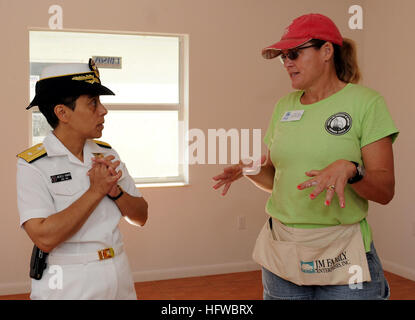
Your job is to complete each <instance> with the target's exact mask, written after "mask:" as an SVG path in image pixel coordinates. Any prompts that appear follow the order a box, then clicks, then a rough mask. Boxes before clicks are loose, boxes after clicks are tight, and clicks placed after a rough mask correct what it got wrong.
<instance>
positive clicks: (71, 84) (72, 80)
mask: <svg viewBox="0 0 415 320" xmlns="http://www.w3.org/2000/svg"><path fill="white" fill-rule="evenodd" d="M83 94H88V95H92V96H100V95H115V94H114V92H112V91H111V90H110V89H108V88H107V87H105V86H103V85H101V82H100V80H99V78H97V77H95V76H94V73H93V72H89V73H84V74H77V75H68V76H64V77H54V78H47V79H42V80H39V81H38V82H37V83H36V95H35V97H34V99H33V100H32V102H31V103H30V104H29V106H27V107H26V110H27V109H30V108H32V107H34V106H38V105H39V104H42V103H53V102H56V101H59V100H60V99H61V98H63V97H70V96H77V95H83Z"/></svg>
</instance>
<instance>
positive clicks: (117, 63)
mask: <svg viewBox="0 0 415 320" xmlns="http://www.w3.org/2000/svg"><path fill="white" fill-rule="evenodd" d="M92 59H94V61H95V65H96V66H97V67H98V68H109V69H122V58H121V57H104V56H94V57H92Z"/></svg>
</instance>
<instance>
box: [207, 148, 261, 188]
mask: <svg viewBox="0 0 415 320" xmlns="http://www.w3.org/2000/svg"><path fill="white" fill-rule="evenodd" d="M265 160H266V155H263V156H262V157H261V159H260V160H259V162H258V161H256V162H255V163H254V162H253V161H252V160H249V161H243V160H240V161H239V163H238V164H234V165H233V166H229V167H226V168H225V169H223V173H222V174H219V175H217V176H215V177H213V180H215V181H219V182H218V183H217V184H215V185H214V186H213V189H215V190H217V189H219V188H220V187H222V186H223V185H225V187H224V188H223V190H222V195H223V196H224V195H226V193H227V192H228V190H229V188H230V187H231V184H232V182H234V181H236V180H238V179H239V178H241V177H242V176H243V174H244V169H246V168H254V167H255V166H258V165H259V166H261V165H262V164H263V163H264V162H265ZM258 169H259V168H256V169H255V168H254V171H255V172H256V173H258V172H257V171H258ZM255 172H253V173H252V174H256V173H255ZM247 174H249V171H248V172H247Z"/></svg>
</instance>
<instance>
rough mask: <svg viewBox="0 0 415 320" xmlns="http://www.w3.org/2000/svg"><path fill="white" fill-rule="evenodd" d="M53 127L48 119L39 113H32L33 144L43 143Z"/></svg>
mask: <svg viewBox="0 0 415 320" xmlns="http://www.w3.org/2000/svg"><path fill="white" fill-rule="evenodd" d="M51 130H52V127H51V126H50V125H49V123H48V122H47V121H46V118H45V117H44V116H43V114H41V113H40V112H38V111H35V112H33V113H32V143H33V144H38V143H42V142H43V139H45V137H46V136H47V134H48V133H49V131H51Z"/></svg>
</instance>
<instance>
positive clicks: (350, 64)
mask: <svg viewBox="0 0 415 320" xmlns="http://www.w3.org/2000/svg"><path fill="white" fill-rule="evenodd" d="M310 42H311V43H312V44H315V45H316V46H317V47H318V48H321V47H322V46H323V44H325V43H326V42H327V41H325V40H319V39H313V40H311V41H310ZM333 48H334V67H335V69H336V74H337V77H338V78H339V79H340V80H341V81H344V82H347V83H349V82H351V83H358V82H359V80H360V79H361V74H360V69H359V66H358V64H357V55H356V44H355V42H354V41H353V40H351V39H347V38H343V45H342V46H339V45H338V44H334V43H333Z"/></svg>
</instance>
